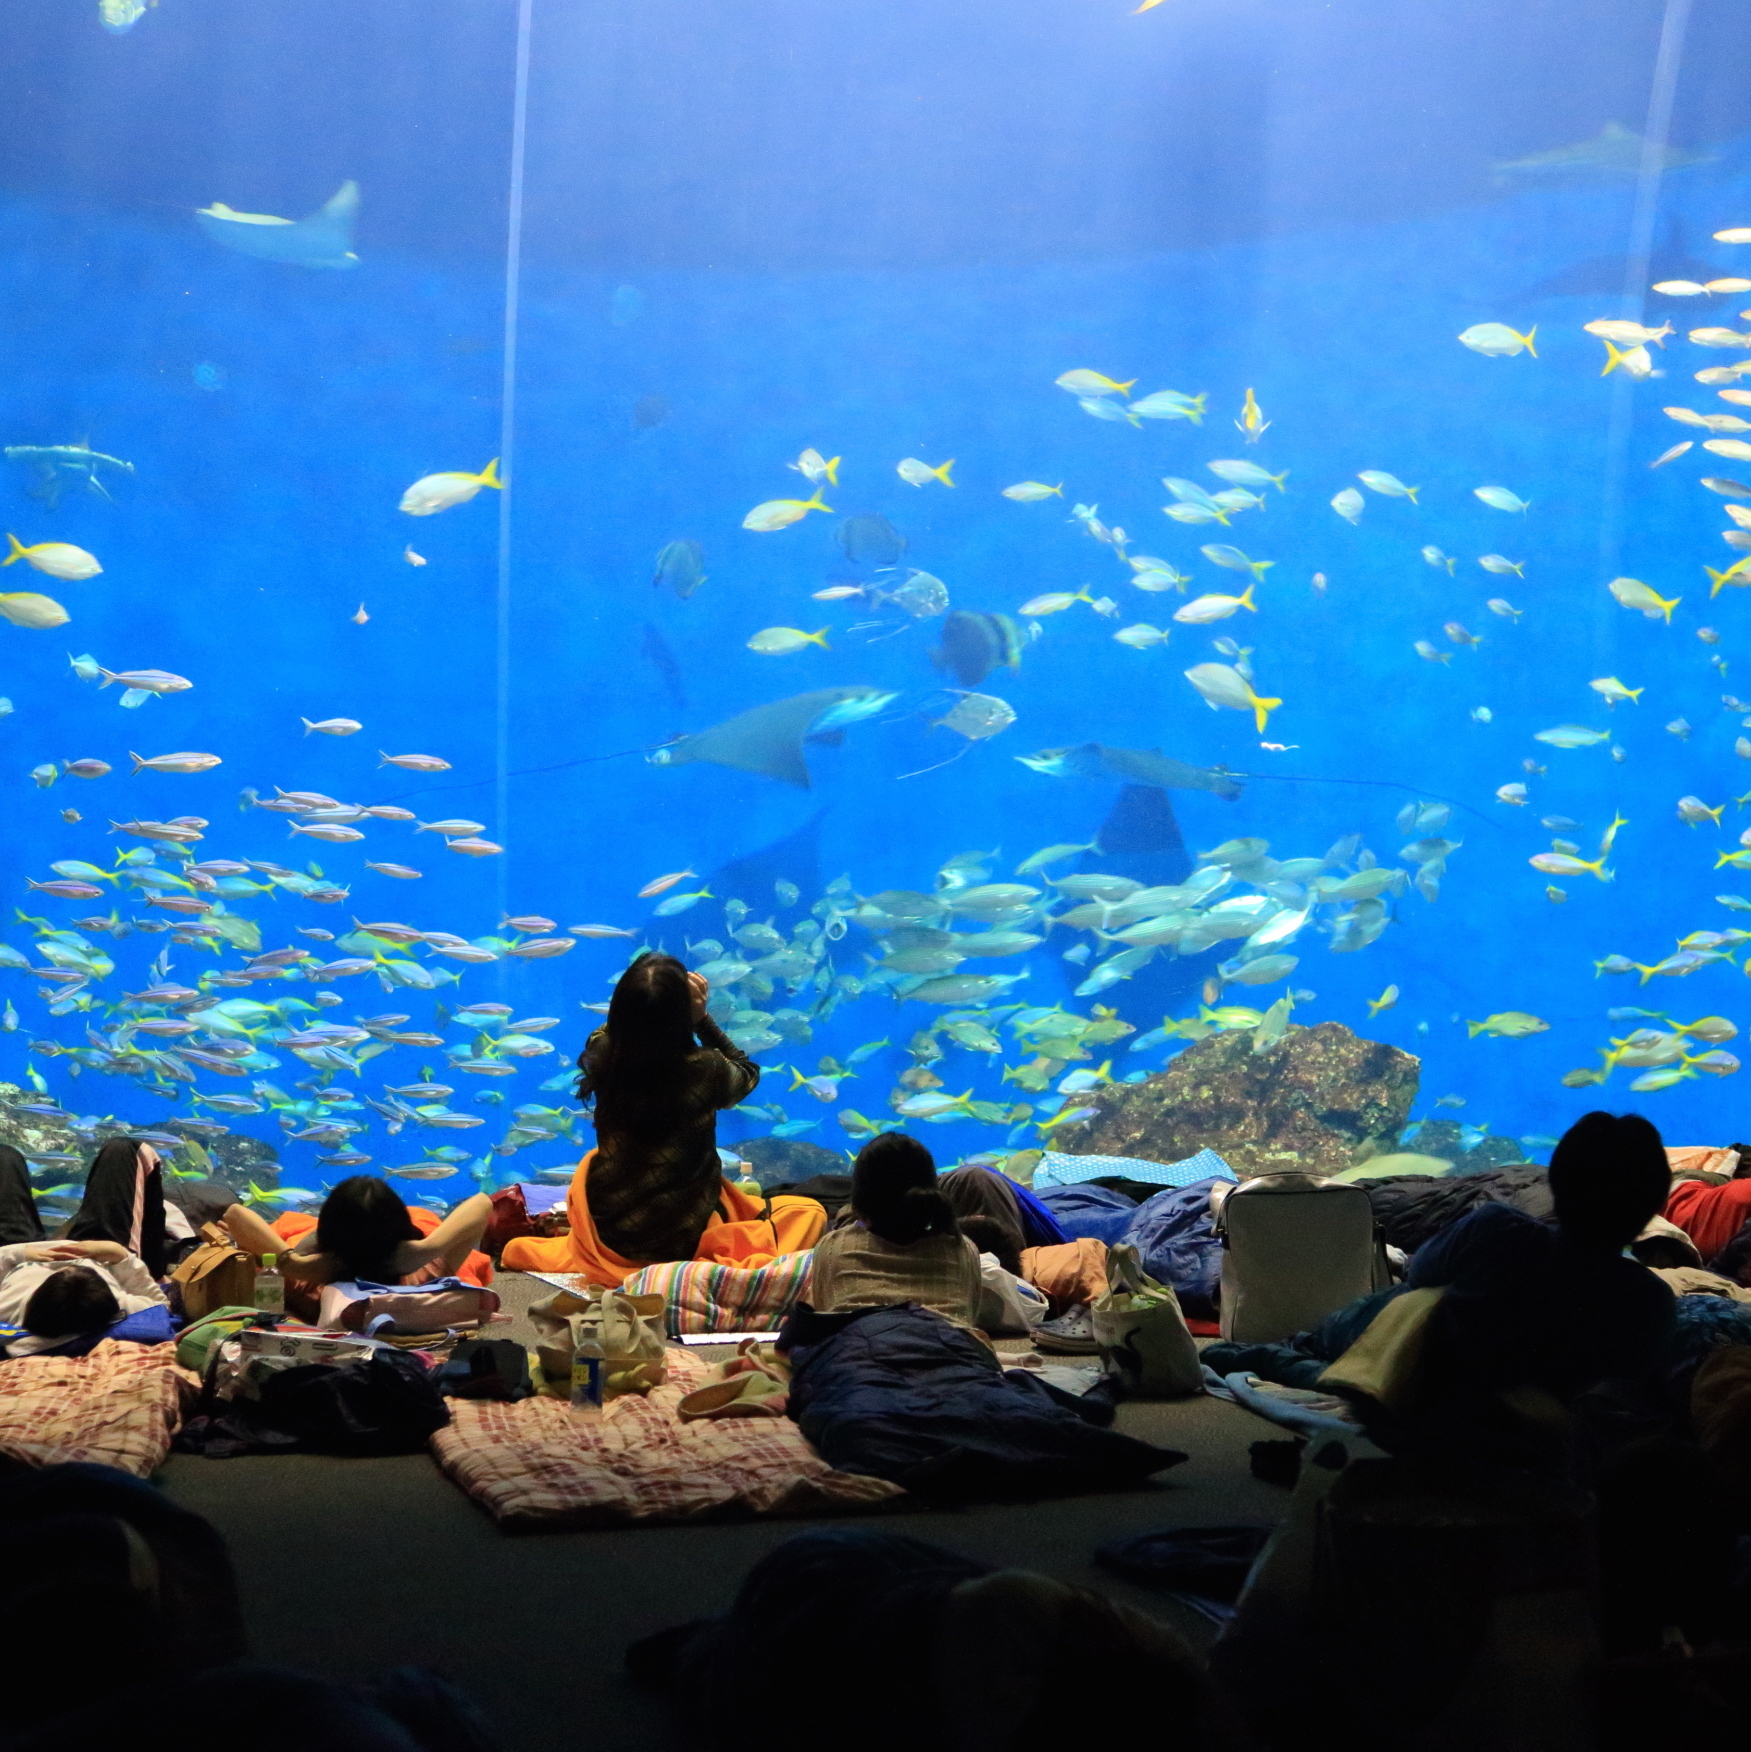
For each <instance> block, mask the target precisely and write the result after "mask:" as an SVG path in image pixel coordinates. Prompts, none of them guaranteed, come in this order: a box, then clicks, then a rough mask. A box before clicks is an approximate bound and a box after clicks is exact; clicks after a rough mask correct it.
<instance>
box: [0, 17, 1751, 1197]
mask: <svg viewBox="0 0 1751 1752" xmlns="http://www.w3.org/2000/svg"><path fill="white" fill-rule="evenodd" d="M6 31H7V37H8V42H9V47H10V49H11V56H10V77H9V79H8V102H7V105H6V107H5V110H4V113H3V114H0V210H3V213H4V219H5V232H6V237H7V247H6V249H5V252H4V255H3V257H0V313H3V323H4V333H5V335H6V338H7V347H6V354H7V363H6V369H5V371H4V373H0V442H3V445H4V468H3V471H0V495H3V500H4V508H5V521H4V524H3V525H0V532H3V533H5V534H6V536H7V548H8V555H7V557H6V558H5V568H6V569H5V570H4V571H3V572H0V586H3V592H0V615H3V616H4V623H0V695H3V697H0V811H3V820H4V858H3V861H0V873H3V881H4V891H3V896H4V901H5V921H4V927H3V929H0V944H3V945H4V946H3V947H0V1142H6V1143H10V1144H13V1145H15V1146H16V1147H17V1148H18V1149H19V1150H21V1151H22V1152H23V1153H24V1154H25V1156H26V1157H27V1158H28V1161H29V1166H30V1170H31V1176H32V1184H33V1187H34V1188H35V1190H36V1192H37V1195H38V1200H39V1204H40V1206H41V1208H42V1212H43V1215H44V1217H45V1220H49V1221H54V1220H56V1219H58V1218H59V1217H62V1216H65V1215H66V1214H67V1213H68V1212H69V1211H70V1210H71V1209H72V1207H73V1205H74V1204H76V1203H77V1201H78V1198H79V1195H80V1189H81V1186H82V1184H83V1179H84V1175H85V1172H86V1168H87V1165H88V1163H89V1161H90V1158H91V1156H92V1153H93V1151H94V1150H95V1148H96V1147H97V1145H98V1144H99V1143H100V1142H101V1141H102V1140H103V1139H105V1138H106V1137H110V1136H115V1135H121V1134H128V1135H133V1136H143V1137H145V1138H147V1139H148V1140H150V1141H153V1142H154V1143H155V1144H156V1145H157V1147H158V1149H159V1150H160V1152H161V1154H162V1155H163V1156H164V1157H165V1158H166V1160H167V1161H168V1163H169V1164H170V1166H171V1169H172V1171H173V1172H174V1173H176V1174H180V1175H184V1176H190V1177H193V1176H202V1177H215V1178H218V1179H221V1180H223V1181H225V1182H226V1183H228V1184H229V1185H230V1186H231V1187H232V1188H233V1189H234V1190H235V1191H236V1192H238V1193H239V1194H241V1195H244V1196H245V1197H246V1198H247V1199H248V1200H250V1201H253V1202H255V1203H258V1204H260V1205H261V1206H262V1207H264V1208H265V1209H267V1210H268V1211H269V1213H270V1214H271V1213H272V1212H273V1211H275V1210H277V1209H283V1208H285V1207H287V1206H292V1205H296V1204H300V1203H310V1202H313V1201H314V1200H316V1199H318V1198H319V1197H320V1195H321V1192H322V1190H323V1189H324V1188H325V1187H327V1186H330V1185H332V1184H333V1183H335V1182H336V1181H338V1180H339V1179H341V1178H343V1177H345V1176H346V1175H348V1174H351V1173H354V1172H357V1171H360V1170H364V1171H366V1172H369V1173H372V1174H379V1173H381V1174H385V1175H387V1176H389V1177H391V1179H392V1181H393V1182H394V1183H396V1184H398V1185H400V1186H401V1187H402V1189H403V1191H404V1192H406V1193H407V1194H408V1196H409V1197H410V1198H412V1197H414V1195H415V1194H416V1193H417V1195H418V1200H419V1202H422V1203H425V1204H431V1205H436V1206H439V1207H442V1206H445V1205H448V1204H452V1203H454V1202H456V1201H457V1200H458V1199H460V1198H462V1197H463V1196H464V1195H466V1194H469V1193H473V1192H476V1191H479V1190H482V1189H485V1190H488V1191H491V1190H494V1189H496V1188H498V1187H501V1186H504V1185H507V1184H509V1183H511V1182H541V1181H548V1182H564V1181H566V1180H568V1179H569V1177H570V1176H571V1173H572V1170H573V1167H574V1165H575V1163H576V1162H577V1160H578V1158H579V1156H580V1155H581V1154H582V1152H583V1151H584V1150H585V1149H586V1148H587V1147H588V1145H589V1143H590V1140H591V1136H592V1133H591V1129H590V1124H589V1120H588V1118H587V1116H586V1115H585V1114H584V1112H583V1110H582V1109H581V1107H580V1106H579V1104H578V1101H577V1099H576V1096H575V1093H574V1085H575V1080H576V1072H575V1070H574V1060H575V1059H576V1057H577V1055H578V1053H579V1051H580V1049H581V1048H582V1047H583V1045H584V1043H585V1040H586V1039H587V1037H588V1035H589V1034H590V1032H591V1030H592V1029H593V1028H595V1027H596V1026H598V1025H599V1024H600V1022H601V1017H602V1013H603V1011H604V1009H605V1006H606V1002H607V999H608V996H609V993H610V991H611V989H612V987H613V984H614V981H615V980H616V978H617V977H618V975H619V974H620V972H621V971H622V970H623V968H624V967H625V966H626V965H627V963H628V961H629V960H630V959H631V958H632V956H634V955H635V954H637V953H638V952H639V951H641V950H642V949H644V948H646V947H652V948H662V949H664V950H666V951H668V952H670V953H672V954H674V955H677V956H679V957H681V958H682V959H683V960H685V961H686V962H687V963H688V965H689V966H690V967H693V968H696V969H697V970H699V971H700V972H701V973H702V974H703V975H704V976H705V977H706V979H707V980H708V981H709V982H710V988H711V998H710V1008H711V1012H712V1014H713V1015H714V1016H715V1017H716V1018H717V1019H718V1021H719V1022H720V1023H721V1025H722V1026H723V1028H724V1029H725V1030H726V1031H727V1032H728V1033H729V1035H730V1036H731V1038H732V1039H733V1040H734V1041H735V1042H736V1043H737V1044H738V1045H739V1046H741V1047H742V1048H743V1049H745V1050H746V1051H747V1052H748V1053H749V1054H750V1055H752V1056H753V1058H754V1059H755V1060H756V1061H757V1062H758V1063H759V1065H760V1066H761V1067H762V1069H763V1073H764V1074H763V1078H762V1081H761V1083H760V1086H759V1088H758V1089H757V1090H756V1091H755V1092H754V1093H753V1094H752V1095H751V1096H750V1097H749V1098H748V1099H747V1100H746V1101H745V1102H744V1103H743V1104H742V1105H740V1106H738V1107H736V1108H734V1109H733V1110H731V1111H730V1112H728V1113H726V1114H724V1115H723V1116H722V1117H721V1119H720V1123H719V1131H718V1141H719V1144H720V1145H721V1146H722V1147H723V1149H724V1150H725V1152H726V1154H727V1155H728V1156H729V1157H730V1158H731V1159H732V1161H739V1162H742V1163H745V1164H747V1165H748V1166H747V1168H746V1169H737V1168H734V1167H732V1169H731V1172H732V1175H733V1176H734V1175H738V1174H744V1173H748V1172H751V1173H752V1175H753V1177H754V1178H757V1179H758V1180H759V1181H760V1182H761V1183H762V1185H764V1186H767V1187H771V1186H774V1185H778V1184H781V1183H791V1182H798V1181H803V1180H806V1179H808V1178H810V1177H811V1176H813V1175H816V1174H820V1173H823V1172H826V1173H833V1172H843V1171H844V1164H845V1159H846V1153H847V1151H848V1150H852V1151H854V1150H855V1149H856V1148H857V1146H858V1145H859V1144H860V1143H862V1142H863V1141H864V1140H866V1139H868V1138H869V1137H871V1136H873V1135H874V1134H875V1133H877V1132H878V1131H881V1130H883V1129H885V1128H888V1127H892V1126H896V1125H905V1126H907V1127H908V1128H909V1129H912V1130H915V1131H917V1132H919V1134H920V1135H921V1136H923V1137H924V1138H925V1139H926V1140H927V1141H928V1143H929V1144H930V1147H931V1149H932V1150H933V1152H934V1153H935V1155H936V1157H937V1159H938V1160H939V1162H941V1163H943V1164H944V1165H945V1166H946V1165H948V1164H949V1163H952V1162H956V1161H964V1160H968V1159H975V1158H977V1159H980V1160H984V1161H987V1162H992V1163H998V1162H1009V1163H1012V1164H1013V1166H1014V1171H1015V1173H1016V1174H1017V1175H1018V1176H1019V1177H1021V1178H1024V1179H1025V1178H1027V1177H1029V1176H1030V1175H1032V1174H1035V1173H1039V1172H1043V1173H1045V1174H1046V1176H1047V1178H1048V1179H1049V1177H1050V1172H1051V1167H1050V1162H1051V1156H1052V1155H1053V1154H1064V1153H1069V1154H1080V1155H1090V1154H1095V1155H1114V1156H1126V1157H1143V1158H1147V1159H1150V1160H1154V1161H1158V1162H1164V1163H1173V1162H1178V1161H1181V1160H1183V1159H1185V1158H1188V1157H1192V1156H1194V1155H1196V1153H1197V1152H1198V1151H1199V1150H1200V1149H1203V1148H1205V1147H1210V1148H1213V1149H1215V1150H1216V1151H1218V1152H1219V1153H1220V1154H1221V1155H1222V1156H1223V1157H1224V1158H1225V1159H1226V1160H1227V1161H1228V1162H1230V1163H1231V1164H1232V1166H1233V1167H1234V1168H1235V1169H1236V1170H1237V1171H1238V1172H1239V1173H1241V1174H1242V1175H1246V1174H1256V1173H1259V1172H1262V1171H1265V1170H1268V1169H1271V1168H1286V1167H1302V1168H1308V1169H1312V1170H1316V1171H1318V1172H1321V1173H1330V1172H1336V1171H1339V1170H1342V1169H1344V1168H1347V1167H1351V1166H1355V1165H1357V1164H1360V1163H1362V1162H1365V1161H1368V1160H1371V1159H1374V1158H1378V1157H1381V1156H1386V1155H1404V1154H1410V1155H1415V1156H1420V1157H1425V1158H1435V1159H1437V1161H1438V1162H1440V1163H1445V1164H1451V1165H1452V1167H1453V1169H1454V1170H1455V1171H1457V1172H1465V1171H1467V1170H1468V1169H1477V1168H1483V1167H1492V1166H1499V1165H1502V1164H1508V1163H1519V1162H1533V1163H1538V1162H1543V1161H1544V1160H1545V1159H1546V1156H1547V1155H1548V1150H1549V1146H1550V1144H1551V1142H1552V1141H1553V1140H1554V1138H1555V1137H1556V1136H1557V1135H1558V1134H1559V1133H1561V1132H1562V1130H1563V1129H1564V1128H1565V1127H1566V1126H1567V1125H1568V1124H1569V1123H1571V1122H1572V1121H1573V1120H1574V1119H1575V1118H1576V1117H1577V1116H1578V1115H1579V1114H1581V1113H1582V1112H1584V1111H1586V1110H1587V1109H1589V1108H1593V1107H1599V1106H1606V1107H1609V1108H1612V1109H1613V1110H1623V1109H1634V1110H1636V1111H1639V1112H1642V1113H1645V1114H1646V1115H1647V1116H1648V1117H1650V1118H1651V1119H1653V1120H1654V1121H1655V1122H1656V1123H1657V1124H1658V1125H1659V1126H1660V1128H1661V1129H1662V1131H1663V1133H1664V1134H1665V1137H1666V1139H1667V1141H1668V1142H1669V1143H1673V1144H1685V1143H1699V1144H1700V1143H1727V1142H1730V1141H1731V1140H1732V1139H1733V1138H1734V1137H1736V1136H1737V1135H1739V1133H1740V1132H1741V1131H1742V1130H1743V1127H1742V1126H1741V1124H1740V1123H1739V1121H1738V1120H1737V1119H1736V1118H1735V1114H1736V1113H1737V1103H1738V1100H1739V1098H1740V1096H1739V1090H1740V1083H1741V1077H1740V1056H1739V1055H1740V1053H1741V1052H1742V1050H1743V1037H1744V1031H1745V1030H1746V1029H1747V1028H1748V1027H1751V985H1748V984H1747V980H1746V974H1747V972H1748V971H1751V955H1748V953H1747V951H1748V950H1751V89H1748V88H1747V85H1746V81H1745V78H1744V70H1745V68H1746V67H1747V65H1751V23H1748V22H1747V19H1746V15H1745V13H1744V11H1743V10H1742V8H1740V7H1738V6H1736V5H1733V4H1729V3H1728V0H1694V3H1692V0H1666V3H1665V4H1663V5H1662V4H1660V3H1658V0H1607V3H1605V4H1602V5H1593V6H1589V7H1585V8H1583V7H1579V6H1576V5H1573V4H1559V3H1556V0H1533V3H1532V4H1516V5H1509V4H1506V3H1505V0H1456V3H1454V4H1450V5H1443V6H1428V5H1422V6H1412V7H1405V6H1403V5H1393V4H1388V3H1386V0H1340V3H1338V4H1334V5H1324V4H1321V5H1314V4H1310V3H1307V0H1240V3H1238V4H1232V3H1230V4H1220V5H1218V4H1215V3H1214V0H1148V3H1146V4H1144V5H1142V6H1138V7H1136V8H1135V9H1134V10H1133V9H1132V8H1131V7H1130V6H1129V5H1127V3H1126V0H1113V3H1111V4H1107V3H1100V0H1011V3H1008V4H1004V5H997V4H994V3H991V0H963V3H961V4H956V5H948V6H944V5H941V4H933V3H926V0H891V3H890V4H887V5H883V6H879V7H878V6H869V5H846V4H839V5H831V6H821V5H818V4H813V5H810V4H803V3H802V0H663V3H662V4H651V3H649V0H639V3H637V4H634V3H630V0H422V3H421V4H414V3H413V0H346V3H344V4H343V3H341V0H300V3H299V4H296V5H277V6H275V5H267V4H263V3H261V0H152V3H151V4H145V3H143V0H11V4H10V5H9V6H8V9H7V21H6ZM1741 695H1742V696H1743V697H1741ZM1038 1152H1047V1153H1048V1154H1047V1155H1046V1156H1044V1157H1042V1156H1040V1155H1039V1154H1037V1153H1038ZM1042 1164H1043V1165H1044V1166H1043V1167H1042Z"/></svg>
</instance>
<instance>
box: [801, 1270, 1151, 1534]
mask: <svg viewBox="0 0 1751 1752" xmlns="http://www.w3.org/2000/svg"><path fill="white" fill-rule="evenodd" d="M779 1347H780V1348H781V1349H783V1350H788V1351H789V1353H790V1364H791V1388H790V1415H791V1417H792V1418H794V1419H795V1421H796V1423H797V1425H798V1427H799V1428H800V1429H801V1430H802V1433H803V1434H804V1435H805V1436H806V1437H807V1438H808V1440H809V1441H810V1442H811V1443H812V1444H813V1445H814V1447H815V1449H816V1451H817V1452H818V1453H819V1454H820V1455H821V1456H822V1458H823V1459H825V1460H826V1461H827V1462H828V1464H829V1465H832V1466H835V1467H837V1468H838V1469H839V1470H840V1471H842V1472H860V1473H863V1474H865V1475H866V1476H868V1477H872V1478H886V1479H889V1480H890V1481H892V1482H893V1483H895V1484H898V1485H902V1486H904V1488H905V1489H907V1490H909V1491H911V1492H912V1493H913V1494H914V1495H916V1496H919V1497H924V1498H928V1499H930V1500H933V1501H937V1502H979V1501H992V1500H997V1499H1002V1498H1018V1497H1045V1496H1074V1495H1080V1494H1082V1493H1083V1492H1086V1491H1094V1490H1112V1489H1123V1488H1126V1487H1134V1486H1136V1485H1139V1484H1141V1483H1142V1482H1143V1480H1144V1479H1146V1478H1148V1477H1150V1476H1151V1475H1152V1474H1154V1473H1157V1472H1160V1471H1162V1470H1163V1469H1164V1468H1166V1467H1169V1466H1177V1465H1179V1464H1180V1462H1181V1461H1183V1460H1184V1459H1185V1458H1186V1456H1185V1455H1184V1454H1182V1453H1179V1452H1178V1451H1177V1450H1175V1449H1172V1448H1156V1447H1152V1446H1151V1445H1150V1444H1149V1443H1147V1442H1140V1441H1138V1440H1137V1439H1136V1438H1135V1437H1133V1436H1125V1435H1120V1434H1119V1433H1118V1432H1117V1431H1116V1430H1110V1429H1100V1428H1097V1427H1096V1426H1095V1425H1094V1424H1092V1423H1089V1422H1087V1421H1085V1419H1084V1418H1083V1417H1082V1416H1081V1415H1079V1414H1078V1412H1077V1411H1075V1410H1073V1409H1071V1407H1072V1406H1073V1405H1074V1403H1075V1402H1074V1401H1073V1400H1070V1399H1069V1397H1068V1396H1067V1395H1062V1394H1054V1393H1053V1392H1052V1390H1051V1389H1049V1388H1047V1387H1046V1386H1044V1385H1043V1384H1042V1383H1041V1382H1040V1381H1038V1380H1036V1379H1035V1378H1034V1377H1033V1376H1031V1375H1028V1374H1026V1373H1024V1372H1023V1371H1021V1370H1019V1369H1016V1370H1011V1371H1009V1372H1008V1373H1005V1372H1004V1370H1003V1369H1002V1367H1001V1366H1000V1365H999V1363H998V1360H997V1358H996V1357H995V1356H994V1355H993V1354H992V1353H991V1351H990V1350H989V1349H988V1348H987V1347H986V1346H985V1345H983V1344H981V1343H980V1342H979V1340H978V1339H976V1338H975V1337H973V1335H972V1334H971V1333H970V1332H966V1331H964V1330H963V1329H962V1328H960V1327H958V1326H954V1325H952V1324H951V1323H950V1322H949V1321H947V1320H944V1319H943V1318H942V1317H941V1316H940V1315H937V1314H933V1313H931V1312H930V1311H929V1310H928V1309H926V1308H920V1307H919V1306H917V1304H916V1303H907V1304H904V1305H902V1306H899V1307H893V1308H869V1309H863V1310H860V1311H857V1312H855V1313H849V1314H817V1313H816V1312H815V1311H814V1310H813V1309H812V1308H809V1307H808V1306H807V1305H806V1304H804V1305H803V1306H801V1307H799V1308H798V1309H797V1310H796V1311H795V1313H793V1314H792V1315H791V1317H790V1318H789V1320H787V1321H786V1322H785V1327H784V1332H783V1333H782V1335H781V1336H780V1338H779ZM1107 1415H1109V1416H1110V1413H1108V1414H1107Z"/></svg>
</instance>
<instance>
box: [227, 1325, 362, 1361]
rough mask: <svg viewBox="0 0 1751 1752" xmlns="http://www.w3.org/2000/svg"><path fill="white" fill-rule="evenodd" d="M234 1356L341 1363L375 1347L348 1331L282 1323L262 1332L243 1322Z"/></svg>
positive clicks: (241, 1358) (247, 1358)
mask: <svg viewBox="0 0 1751 1752" xmlns="http://www.w3.org/2000/svg"><path fill="white" fill-rule="evenodd" d="M236 1343H237V1346H238V1359H239V1361H240V1362H243V1363H247V1362H249V1360H250V1359H251V1358H252V1357H275V1358H278V1359H279V1360H281V1361H284V1362H289V1363H345V1362H352V1361H354V1360H355V1359H357V1358H360V1357H368V1356H369V1355H370V1354H371V1353H372V1351H373V1350H375V1349H376V1348H377V1347H376V1346H375V1345H374V1344H373V1343H372V1341H371V1340H370V1339H368V1338H358V1337H355V1336H354V1335H353V1334H351V1333H345V1334H337V1333H332V1332H319V1331H317V1329H316V1328H315V1327H312V1326H306V1327H286V1328H282V1329H281V1330H280V1331H279V1332H265V1331H263V1330H262V1329H261V1328H260V1327H254V1326H246V1327H245V1328H244V1329H243V1330H242V1331H241V1332H240V1333H238V1334H237V1338H236Z"/></svg>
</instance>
